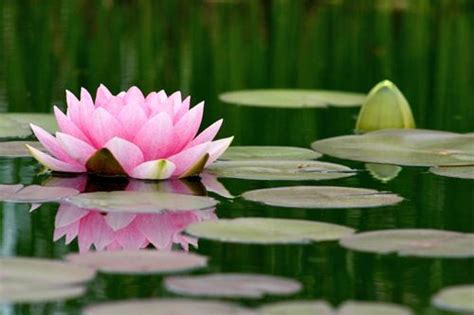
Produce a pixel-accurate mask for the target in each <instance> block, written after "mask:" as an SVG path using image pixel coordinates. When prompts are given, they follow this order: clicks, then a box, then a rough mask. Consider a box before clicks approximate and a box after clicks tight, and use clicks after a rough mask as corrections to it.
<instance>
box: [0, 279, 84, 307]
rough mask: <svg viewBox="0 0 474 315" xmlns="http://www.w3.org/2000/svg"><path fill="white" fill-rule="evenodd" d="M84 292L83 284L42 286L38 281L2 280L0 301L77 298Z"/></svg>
mask: <svg viewBox="0 0 474 315" xmlns="http://www.w3.org/2000/svg"><path fill="white" fill-rule="evenodd" d="M85 292H86V287H85V286H48V285H46V286H44V285H40V284H38V283H21V284H18V283H14V282H12V281H6V282H5V281H2V285H1V286H0V303H35V302H49V301H58V300H67V299H73V298H77V297H79V296H81V295H83V294H84V293H85Z"/></svg>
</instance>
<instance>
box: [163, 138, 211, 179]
mask: <svg viewBox="0 0 474 315" xmlns="http://www.w3.org/2000/svg"><path fill="white" fill-rule="evenodd" d="M209 145H210V143H209V142H205V143H201V144H199V145H197V146H194V147H192V148H189V149H186V150H183V151H181V152H179V153H178V154H175V155H173V156H170V157H168V158H167V160H169V161H171V162H173V163H174V164H175V165H176V169H175V170H174V172H173V175H175V176H181V175H182V174H183V173H184V172H185V171H187V170H188V169H189V168H190V167H191V166H193V165H194V164H196V163H197V162H198V161H199V159H201V158H202V157H203V156H204V155H205V154H206V153H207V152H208V149H209Z"/></svg>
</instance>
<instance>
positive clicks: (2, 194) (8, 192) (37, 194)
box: [0, 185, 79, 203]
mask: <svg viewBox="0 0 474 315" xmlns="http://www.w3.org/2000/svg"><path fill="white" fill-rule="evenodd" d="M78 193H79V191H78V190H76V189H74V188H68V187H46V186H38V185H31V186H26V187H24V188H23V185H0V201H7V202H15V203H43V202H51V201H59V200H62V199H64V198H66V197H70V196H74V195H77V194H78Z"/></svg>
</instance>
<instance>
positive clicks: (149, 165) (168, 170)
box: [129, 160, 176, 179]
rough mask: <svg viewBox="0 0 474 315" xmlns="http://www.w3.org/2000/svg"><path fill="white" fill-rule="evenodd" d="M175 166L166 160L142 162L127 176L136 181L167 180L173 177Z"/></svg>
mask: <svg viewBox="0 0 474 315" xmlns="http://www.w3.org/2000/svg"><path fill="white" fill-rule="evenodd" d="M175 169H176V165H174V164H173V163H172V162H170V161H167V160H154V161H147V162H144V163H142V164H140V165H138V166H137V167H135V168H134V169H133V170H132V172H131V173H130V174H129V175H130V176H131V177H133V178H138V179H167V178H170V177H171V176H172V175H173V172H174V170H175Z"/></svg>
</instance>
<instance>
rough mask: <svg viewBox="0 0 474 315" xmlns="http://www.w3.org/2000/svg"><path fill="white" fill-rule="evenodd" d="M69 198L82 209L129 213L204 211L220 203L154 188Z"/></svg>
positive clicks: (210, 199) (207, 198) (88, 194)
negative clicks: (152, 190) (159, 190)
mask: <svg viewBox="0 0 474 315" xmlns="http://www.w3.org/2000/svg"><path fill="white" fill-rule="evenodd" d="M66 201H67V202H69V203H71V204H73V205H75V206H77V207H79V208H86V209H98V210H100V211H104V212H128V213H160V212H163V211H165V210H169V211H185V210H201V209H209V208H211V207H214V206H215V205H217V201H216V200H215V199H214V198H211V197H204V196H193V195H183V194H174V193H164V192H151V191H110V192H103V191H102V192H91V193H84V194H79V195H77V196H73V197H70V198H67V199H66Z"/></svg>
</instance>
